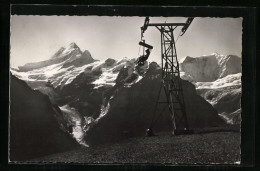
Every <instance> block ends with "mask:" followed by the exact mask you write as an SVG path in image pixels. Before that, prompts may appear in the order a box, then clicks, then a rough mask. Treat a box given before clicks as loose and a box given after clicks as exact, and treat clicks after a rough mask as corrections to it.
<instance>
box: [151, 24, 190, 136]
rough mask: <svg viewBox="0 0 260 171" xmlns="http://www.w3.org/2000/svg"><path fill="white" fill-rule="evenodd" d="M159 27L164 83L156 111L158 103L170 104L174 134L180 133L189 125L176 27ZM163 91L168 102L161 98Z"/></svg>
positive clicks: (187, 128)
mask: <svg viewBox="0 0 260 171" xmlns="http://www.w3.org/2000/svg"><path fill="white" fill-rule="evenodd" d="M157 28H158V29H159V30H160V32H161V54H162V83H161V88H160V90H159V94H158V99H157V102H156V105H155V112H156V110H157V106H158V104H166V105H168V107H169V110H170V114H171V118H172V124H173V134H178V133H179V132H181V131H185V130H189V125H188V123H187V116H186V110H185V103H184V97H183V89H182V82H181V79H180V71H179V63H178V59H177V52H176V47H175V40H174V34H173V30H174V28H173V27H171V26H167V27H166V26H161V27H157ZM175 28H176V27H175ZM163 91H164V93H165V96H166V100H167V102H162V101H161V100H160V97H161V93H162V92H163Z"/></svg>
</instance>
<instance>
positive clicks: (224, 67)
mask: <svg viewBox="0 0 260 171" xmlns="http://www.w3.org/2000/svg"><path fill="white" fill-rule="evenodd" d="M180 67H181V70H182V73H181V77H182V78H183V79H185V80H189V81H190V82H192V83H193V84H194V85H195V86H196V90H197V93H198V94H199V95H200V96H202V97H203V98H204V99H205V100H207V101H208V102H210V103H211V104H212V106H213V107H214V108H215V109H217V111H218V113H219V115H220V116H221V117H222V118H223V119H225V120H226V122H227V123H229V124H240V121H241V106H240V102H241V69H242V68H241V58H239V57H237V56H234V55H227V56H224V55H219V54H217V53H214V54H212V55H209V56H202V57H194V58H193V57H186V58H184V59H183V60H182V61H181V62H180Z"/></svg>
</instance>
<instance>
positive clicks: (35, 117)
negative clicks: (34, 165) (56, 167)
mask: <svg viewBox="0 0 260 171" xmlns="http://www.w3.org/2000/svg"><path fill="white" fill-rule="evenodd" d="M60 112H61V111H60V110H59V108H58V107H57V106H54V105H52V104H51V102H50V100H49V98H48V96H46V95H43V94H42V93H40V92H39V91H34V90H32V89H31V88H30V87H29V86H28V85H27V84H26V83H25V82H24V81H22V80H19V79H18V78H16V77H15V76H12V75H11V83H10V161H22V160H28V159H30V158H35V157H39V156H44V155H49V154H53V153H57V152H63V151H67V150H71V149H75V148H76V147H78V144H77V143H76V141H75V140H73V139H72V138H71V137H70V136H69V135H68V134H67V133H65V132H63V131H62V130H61V129H60V126H59V123H58V122H57V119H60V115H61V113H60Z"/></svg>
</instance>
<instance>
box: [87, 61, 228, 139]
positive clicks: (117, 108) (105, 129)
mask: <svg viewBox="0 0 260 171" xmlns="http://www.w3.org/2000/svg"><path fill="white" fill-rule="evenodd" d="M156 65H157V64H155V63H151V64H150V67H149V69H148V71H147V73H146V76H145V77H144V78H143V79H142V80H141V81H140V82H138V83H137V84H135V85H133V86H132V87H131V88H123V87H121V88H117V89H115V90H113V93H114V94H116V95H115V97H114V98H113V99H112V100H110V108H109V111H108V113H107V114H106V116H104V117H103V118H101V119H100V120H99V122H98V123H97V124H96V125H94V127H93V128H92V129H90V131H89V132H88V133H87V136H86V140H87V141H88V142H89V143H90V144H98V143H103V142H109V141H117V140H119V139H123V138H125V136H126V135H127V137H129V136H144V135H145V130H146V129H147V128H149V126H150V124H151V121H152V115H153V111H154V105H155V102H156V99H157V95H158V91H159V88H160V83H161V70H160V69H158V67H157V66H156ZM183 89H184V96H185V104H186V112H187V119H188V123H189V125H190V127H191V128H204V127H217V126H223V125H225V123H224V121H223V120H222V119H221V118H220V117H219V116H218V114H217V111H216V110H215V109H214V108H213V107H212V106H211V105H210V104H209V103H208V102H207V101H205V100H204V99H203V98H202V97H200V96H199V95H197V94H196V90H195V86H193V85H192V84H191V83H189V82H188V81H183ZM113 93H112V94H113ZM161 110H162V107H159V110H158V111H161ZM154 129H155V131H171V129H172V124H171V119H170V116H169V110H166V112H164V113H163V114H161V116H160V117H159V119H158V121H157V122H156V124H155V127H154Z"/></svg>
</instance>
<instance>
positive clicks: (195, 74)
mask: <svg viewBox="0 0 260 171" xmlns="http://www.w3.org/2000/svg"><path fill="white" fill-rule="evenodd" d="M241 62H242V61H241V58H239V57H237V56H234V55H227V56H224V55H219V54H216V53H213V54H212V55H209V56H201V57H189V56H187V57H186V58H184V60H182V62H181V63H180V67H181V71H183V72H185V75H186V76H187V77H190V79H191V80H193V81H196V82H210V81H215V80H217V79H219V78H223V77H225V76H227V75H229V74H236V73H240V72H241Z"/></svg>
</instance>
